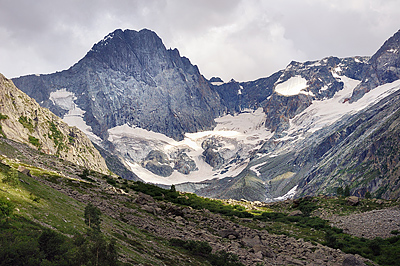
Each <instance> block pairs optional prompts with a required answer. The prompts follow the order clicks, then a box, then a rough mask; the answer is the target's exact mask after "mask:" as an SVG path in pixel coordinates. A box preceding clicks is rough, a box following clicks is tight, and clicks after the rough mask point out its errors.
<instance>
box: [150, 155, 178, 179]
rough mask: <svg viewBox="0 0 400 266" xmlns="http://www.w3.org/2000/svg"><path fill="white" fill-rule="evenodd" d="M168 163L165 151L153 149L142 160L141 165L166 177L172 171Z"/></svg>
mask: <svg viewBox="0 0 400 266" xmlns="http://www.w3.org/2000/svg"><path fill="white" fill-rule="evenodd" d="M169 163H170V161H169V160H168V157H167V155H166V154H165V153H163V152H161V151H155V150H153V151H151V152H150V153H149V154H148V155H147V156H146V158H145V159H144V160H143V162H142V166H143V167H144V168H146V169H147V170H149V171H150V172H152V173H154V174H156V175H159V176H164V177H167V176H170V175H171V174H172V172H173V171H174V169H172V167H171V166H170V165H169Z"/></svg>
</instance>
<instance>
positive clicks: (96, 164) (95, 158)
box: [0, 74, 109, 173]
mask: <svg viewBox="0 0 400 266" xmlns="http://www.w3.org/2000/svg"><path fill="white" fill-rule="evenodd" d="M0 115H1V118H0V126H1V127H0V133H1V135H2V137H5V138H9V139H12V140H15V141H18V142H22V143H26V144H28V145H30V146H31V147H32V148H36V149H37V150H39V151H41V152H43V153H46V154H54V155H57V156H59V157H60V158H63V159H65V160H67V161H70V162H74V163H76V164H78V165H81V166H84V167H86V168H89V169H94V170H96V171H98V172H102V173H108V172H109V170H108V168H107V166H106V163H105V161H104V159H103V157H101V155H100V153H99V152H98V151H97V150H96V148H95V147H94V146H93V144H92V143H91V142H90V140H89V139H88V138H87V136H86V135H85V134H84V133H83V132H81V131H80V130H79V129H78V128H76V127H70V126H68V124H66V123H65V122H63V121H62V120H61V119H60V118H59V117H57V116H56V115H54V114H53V113H51V112H50V111H49V110H48V109H46V108H42V107H40V105H39V104H38V103H36V101H35V100H33V99H32V98H30V97H29V96H27V95H26V94H25V93H23V92H22V91H20V90H19V89H18V88H17V87H15V86H14V84H13V82H12V81H11V80H8V79H7V78H5V77H4V76H3V75H1V74H0Z"/></svg>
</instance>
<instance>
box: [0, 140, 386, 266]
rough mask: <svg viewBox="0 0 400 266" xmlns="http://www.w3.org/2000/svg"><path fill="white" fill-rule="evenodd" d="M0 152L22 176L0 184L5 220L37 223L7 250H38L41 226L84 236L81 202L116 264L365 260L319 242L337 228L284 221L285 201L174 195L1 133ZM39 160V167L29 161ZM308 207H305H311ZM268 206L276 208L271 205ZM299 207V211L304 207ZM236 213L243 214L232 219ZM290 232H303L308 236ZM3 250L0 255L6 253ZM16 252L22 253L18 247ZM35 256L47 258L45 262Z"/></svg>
mask: <svg viewBox="0 0 400 266" xmlns="http://www.w3.org/2000/svg"><path fill="white" fill-rule="evenodd" d="M23 146H25V147H23ZM0 154H2V156H1V159H2V163H1V164H0V177H1V179H2V180H4V179H5V177H6V176H7V175H8V174H9V172H10V166H11V167H13V168H14V169H16V168H19V169H20V170H23V172H24V173H26V174H28V175H25V174H23V173H18V179H19V180H21V181H20V184H19V185H17V186H10V185H9V184H8V183H7V182H6V183H4V182H2V183H1V190H0V195H1V197H2V198H3V199H2V200H5V201H9V202H11V203H12V204H14V206H15V207H16V208H17V209H15V218H9V220H8V223H9V224H10V226H17V223H22V222H21V219H20V217H25V218H26V219H28V221H29V220H30V221H33V224H35V223H36V225H32V226H31V228H32V230H34V231H32V234H30V235H28V233H29V232H28V231H26V233H27V238H24V239H28V237H29V239H30V241H31V242H23V241H22V242H21V239H15V241H17V242H18V245H15V246H14V250H15V251H17V252H19V251H23V250H25V251H31V250H33V251H34V250H35V248H37V252H41V249H39V248H38V246H37V245H38V244H37V242H36V241H37V238H36V237H35V235H38V234H37V233H36V232H37V231H40V230H43V229H40V226H44V227H47V228H51V229H53V230H57V231H58V232H60V233H62V234H66V235H67V236H69V237H72V236H76V235H77V234H79V233H81V234H84V233H85V231H86V226H85V225H84V223H83V215H84V214H83V209H84V207H85V205H86V204H87V203H88V202H92V204H93V205H94V206H97V207H98V208H99V209H100V210H101V212H102V214H103V215H102V224H101V228H102V231H103V232H104V234H105V235H106V237H107V238H112V239H114V240H115V241H116V246H117V247H118V250H119V252H118V253H119V260H120V261H121V262H122V263H127V264H149V265H210V264H211V265H236V266H238V265H242V264H241V263H243V264H244V265H256V264H257V263H263V264H267V265H268V264H277V265H288V264H294V263H296V264H300V265H303V264H307V263H314V264H327V265H343V263H346V261H353V262H357V263H362V262H363V261H366V260H365V259H363V258H361V257H358V256H353V255H346V254H344V253H343V252H341V251H339V250H338V249H332V248H329V247H326V246H323V245H322V244H321V243H325V240H324V235H325V231H324V230H336V231H335V232H336V233H335V235H334V236H335V237H338V242H339V241H340V243H341V242H342V241H349V239H353V238H351V237H350V236H347V235H343V234H340V230H337V229H332V228H331V227H330V226H329V225H328V224H327V222H325V221H323V220H321V219H319V218H312V217H308V218H307V217H297V218H295V217H292V218H293V219H292V218H290V219H289V218H288V216H287V211H289V212H290V211H292V210H294V209H299V208H300V207H295V205H293V206H292V203H290V202H287V204H289V205H286V207H285V208H280V207H279V206H277V208H278V209H280V211H279V212H282V213H281V214H277V213H275V212H272V213H271V211H272V210H271V209H268V208H267V206H266V205H256V204H253V203H240V202H234V201H230V203H231V204H235V205H226V203H225V204H224V203H222V202H220V201H216V200H210V199H202V198H200V197H197V196H196V195H193V194H179V193H178V192H175V191H174V190H173V188H171V189H170V190H165V189H161V188H158V187H156V186H152V185H146V184H144V183H141V182H139V183H137V182H133V181H128V180H122V179H114V178H111V177H109V176H103V175H102V174H100V173H97V172H94V171H84V169H82V168H81V167H79V166H76V165H73V164H71V163H68V162H67V163H66V164H65V165H64V164H63V163H62V159H60V158H57V157H54V156H50V155H45V154H42V153H38V152H37V151H35V150H33V149H31V148H29V147H27V146H26V145H24V144H20V143H16V142H14V141H11V140H5V139H2V140H1V142H0ZM4 155H7V157H5V156H4ZM32 158H35V160H34V161H32V164H29V163H27V162H28V161H29V160H31V159H32ZM39 162H40V163H39ZM4 164H7V165H8V166H7V165H4ZM40 164H41V165H42V166H43V167H44V168H41V167H38V166H35V165H40ZM46 164H48V165H49V166H46ZM27 170H30V172H27ZM80 171H82V172H80ZM77 173H80V174H78V175H77ZM30 175H32V177H30ZM143 193H146V194H143ZM7 198H8V199H7ZM312 202H316V201H312ZM312 202H310V203H312ZM312 204H314V205H315V203H312ZM314 205H312V206H311V209H310V210H314V207H313V206H314ZM257 206H259V207H257ZM298 206H304V204H300V205H298ZM269 207H271V208H275V207H274V206H272V205H269ZM246 208H247V209H248V210H247V211H246V210H245V209H246ZM251 209H253V213H251V212H250V210H251ZM300 209H302V210H304V208H303V207H301V208H300ZM336 209H337V208H336ZM354 210H355V209H354ZM265 211H268V212H265ZM264 213H265V214H264ZM221 214H224V215H229V216H224V215H221ZM260 214H262V215H260ZM232 215H234V216H232ZM274 215H275V216H276V215H278V216H279V217H280V219H279V221H274V220H271V219H270V217H273V216H274ZM235 216H236V217H235ZM243 216H245V217H248V218H237V217H243ZM253 216H254V218H253V219H252V218H251V217H253ZM301 219H302V220H301ZM300 220H301V221H300ZM31 223H32V222H31ZM299 223H301V226H300V225H299ZM37 224H40V226H39V225H37ZM1 226H4V224H2V225H1ZM7 226H8V225H6V227H5V228H4V229H7ZM8 228H9V227H8ZM33 228H35V229H33ZM42 228H43V227H42ZM7 230H8V229H7ZM275 233H276V234H279V235H275ZM282 233H285V234H287V236H285V235H282ZM12 235H13V234H11V235H9V236H8V237H12ZM291 236H297V237H300V238H302V237H305V236H307V238H308V241H309V242H307V241H304V240H303V239H296V238H294V237H291ZM346 239H347V240H346ZM3 240H4V239H3ZM352 241H353V242H354V241H358V240H356V239H353V240H352ZM345 243H346V242H345ZM357 243H359V242H357ZM24 245H29V246H24ZM7 250H8V249H7ZM2 251H3V253H2V252H0V253H1V254H2V255H7V254H4V250H2ZM385 252H386V248H385V247H382V255H383V256H385V254H386V253H385ZM19 254H20V255H21V256H22V255H23V254H25V253H19ZM366 254H369V253H368V252H367V253H366ZM35 255H36V254H35ZM32 257H33V256H32ZM35 258H36V256H35ZM372 258H374V259H375V258H378V257H372ZM50 260H51V259H50ZM42 262H43V263H45V262H46V263H48V264H49V261H42ZM50 262H51V261H50ZM28 264H29V263H27V264H25V265H28ZM48 264H47V265H48ZM36 265H37V264H36Z"/></svg>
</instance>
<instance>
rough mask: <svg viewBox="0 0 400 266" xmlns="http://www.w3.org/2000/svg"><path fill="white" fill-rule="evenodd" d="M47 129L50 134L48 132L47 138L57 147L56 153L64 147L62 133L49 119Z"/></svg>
mask: <svg viewBox="0 0 400 266" xmlns="http://www.w3.org/2000/svg"><path fill="white" fill-rule="evenodd" d="M49 126H50V127H49V129H50V131H51V134H50V133H49V135H48V136H49V138H50V139H52V140H53V142H54V146H55V147H56V148H57V153H56V154H57V155H59V154H60V152H61V151H62V150H63V149H64V148H66V146H65V144H64V134H63V133H62V132H61V131H60V130H59V129H58V127H57V125H56V124H55V123H54V122H53V121H49Z"/></svg>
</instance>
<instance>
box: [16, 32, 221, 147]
mask: <svg viewBox="0 0 400 266" xmlns="http://www.w3.org/2000/svg"><path fill="white" fill-rule="evenodd" d="M14 82H15V83H16V85H17V86H18V87H19V88H20V89H21V90H23V91H25V92H26V93H27V94H28V95H30V96H31V97H33V98H35V99H36V100H37V101H38V102H39V103H41V105H42V106H45V107H48V108H50V110H51V111H53V112H55V113H56V114H57V115H59V116H61V117H62V116H63V115H64V114H65V113H66V112H67V110H64V109H62V108H60V107H59V106H55V105H54V104H53V102H52V101H51V100H50V99H49V98H50V93H51V92H54V91H57V90H59V89H63V88H65V89H66V90H67V91H70V92H73V93H75V96H76V97H77V99H76V100H75V103H76V104H77V105H78V107H79V108H81V109H83V110H84V111H86V113H85V114H84V119H85V121H86V123H87V124H88V125H90V126H91V127H92V129H93V132H94V133H95V134H96V135H98V136H100V137H102V138H103V139H106V138H107V129H110V128H112V127H115V126H118V125H123V124H126V123H127V124H129V125H135V126H138V127H141V128H144V129H147V130H152V131H155V132H160V133H164V134H165V135H167V136H170V137H173V138H175V139H178V140H180V139H182V138H183V134H184V133H185V132H197V131H201V130H206V129H211V128H212V127H213V126H214V125H215V122H214V118H215V117H218V116H219V115H220V114H222V113H224V110H225V108H224V107H223V106H222V105H221V103H220V99H219V96H218V94H217V93H216V92H214V91H213V90H212V89H211V88H210V86H209V84H208V82H207V81H206V80H205V79H204V78H203V76H202V75H201V74H200V73H199V70H198V68H197V67H196V66H193V65H192V64H191V63H190V61H189V60H188V59H187V58H185V57H181V56H180V55H179V52H178V50H176V49H175V50H167V49H166V48H165V46H164V45H163V43H162V41H161V39H160V38H159V37H158V36H157V35H156V34H155V33H154V32H152V31H149V30H141V31H139V32H136V31H132V30H125V31H122V30H116V31H114V32H113V33H110V34H109V35H108V36H106V37H105V38H104V39H103V40H102V41H100V42H98V43H97V44H95V45H94V46H93V48H92V49H91V50H90V51H89V52H88V53H87V54H86V56H85V57H84V58H83V59H81V60H80V61H79V62H78V63H77V64H75V65H74V66H72V67H71V68H70V69H68V70H65V71H62V72H57V73H54V74H50V75H40V76H35V75H31V76H24V77H20V78H17V79H14Z"/></svg>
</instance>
